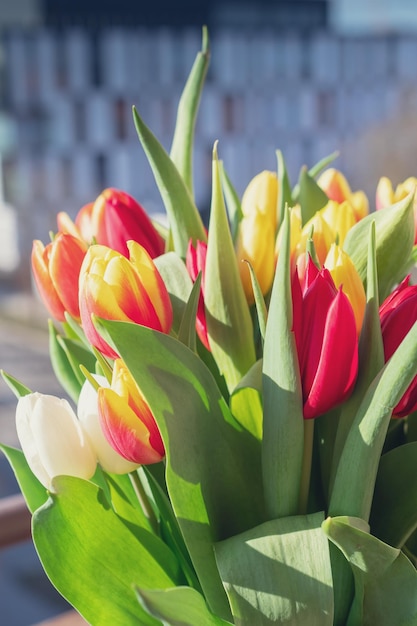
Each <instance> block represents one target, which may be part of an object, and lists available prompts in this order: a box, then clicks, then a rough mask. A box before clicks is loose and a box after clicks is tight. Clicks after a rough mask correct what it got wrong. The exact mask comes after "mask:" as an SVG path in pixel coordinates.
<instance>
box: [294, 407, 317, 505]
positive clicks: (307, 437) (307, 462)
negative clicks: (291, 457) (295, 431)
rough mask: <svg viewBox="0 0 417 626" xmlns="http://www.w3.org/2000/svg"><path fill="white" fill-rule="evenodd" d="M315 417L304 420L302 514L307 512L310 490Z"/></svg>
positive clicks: (300, 501)
mask: <svg viewBox="0 0 417 626" xmlns="http://www.w3.org/2000/svg"><path fill="white" fill-rule="evenodd" d="M313 441H314V419H305V420H304V452H303V465H302V470H301V483H300V499H299V505H298V512H299V514H300V515H305V514H306V513H307V505H308V495H309V491H310V477H311V462H312V458H313Z"/></svg>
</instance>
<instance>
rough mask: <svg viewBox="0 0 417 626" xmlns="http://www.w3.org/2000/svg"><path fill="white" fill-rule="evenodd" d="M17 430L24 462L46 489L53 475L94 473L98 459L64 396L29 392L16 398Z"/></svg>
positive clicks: (86, 476) (50, 487) (83, 476)
mask: <svg viewBox="0 0 417 626" xmlns="http://www.w3.org/2000/svg"><path fill="white" fill-rule="evenodd" d="M16 430H17V435H18V438H19V441H20V445H21V446H22V450H23V453H24V455H25V457H26V460H27V463H28V465H29V467H30V469H31V470H32V472H33V474H34V475H35V476H36V478H37V479H38V480H39V481H40V482H41V483H42V484H43V485H44V487H46V488H47V489H49V490H52V479H53V478H54V477H55V476H60V475H65V476H76V477H78V478H84V479H86V480H87V479H89V478H91V477H92V476H93V474H94V472H95V470H96V465H97V459H96V456H95V454H94V451H93V449H92V447H91V445H90V442H89V439H88V437H87V436H86V434H85V433H84V430H83V428H82V426H81V424H80V423H79V421H78V419H77V416H76V415H75V413H74V411H73V410H72V408H71V406H70V405H69V403H68V402H67V401H66V400H61V399H60V398H56V397H55V396H49V395H43V394H40V393H31V394H28V395H26V396H23V397H22V398H20V399H19V401H18V403H17V409H16Z"/></svg>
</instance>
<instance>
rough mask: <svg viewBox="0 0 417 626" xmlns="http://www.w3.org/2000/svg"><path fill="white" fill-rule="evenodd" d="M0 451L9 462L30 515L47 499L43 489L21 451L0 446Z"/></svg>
mask: <svg viewBox="0 0 417 626" xmlns="http://www.w3.org/2000/svg"><path fill="white" fill-rule="evenodd" d="M0 450H1V451H2V452H3V453H4V455H5V457H6V458H7V460H8V461H9V463H10V465H11V467H12V469H13V472H14V474H15V476H16V480H17V483H18V485H19V488H20V491H21V492H22V494H23V497H24V498H25V500H26V504H27V505H28V509H29V511H30V512H31V513H33V512H34V511H36V509H38V508H39V507H40V506H42V504H44V502H46V500H47V499H48V493H47V491H46V489H45V487H44V486H43V485H42V484H41V483H40V482H39V480H38V479H37V478H36V476H35V475H34V474H32V470H31V469H30V467H29V465H28V463H27V461H26V458H25V455H24V454H23V452H22V451H21V450H18V449H17V448H12V447H11V446H6V445H3V444H0Z"/></svg>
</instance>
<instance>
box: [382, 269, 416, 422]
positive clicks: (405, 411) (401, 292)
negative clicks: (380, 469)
mask: <svg viewBox="0 0 417 626" xmlns="http://www.w3.org/2000/svg"><path fill="white" fill-rule="evenodd" d="M409 283H410V276H406V277H405V278H404V280H403V281H402V283H401V284H400V285H398V287H397V288H396V289H395V290H394V291H393V292H392V294H391V295H390V296H388V298H386V300H384V302H383V303H382V305H381V306H380V309H379V317H380V321H381V331H382V340H383V343H384V356H385V361H388V359H389V358H390V357H391V356H392V355H393V354H394V352H395V351H396V349H397V348H398V346H399V344H400V343H401V341H402V340H403V339H404V337H405V336H406V334H407V333H408V331H409V330H410V329H411V327H412V326H413V324H414V322H415V321H416V320H417V285H410V284H409ZM415 410H417V376H416V377H415V378H414V379H413V381H412V382H411V384H410V385H409V387H408V388H407V390H406V392H405V393H404V395H403V397H402V398H401V400H400V401H399V403H398V404H397V406H396V407H395V408H394V410H393V417H405V416H407V415H409V414H410V413H413V412H414V411H415Z"/></svg>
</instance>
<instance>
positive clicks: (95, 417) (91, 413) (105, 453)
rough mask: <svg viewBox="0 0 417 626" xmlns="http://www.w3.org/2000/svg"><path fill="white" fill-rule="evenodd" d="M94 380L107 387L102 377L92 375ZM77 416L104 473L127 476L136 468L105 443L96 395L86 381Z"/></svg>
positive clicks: (136, 466) (105, 380)
mask: <svg viewBox="0 0 417 626" xmlns="http://www.w3.org/2000/svg"><path fill="white" fill-rule="evenodd" d="M94 378H95V380H96V382H97V384H98V385H100V386H101V387H109V384H108V382H107V379H106V378H105V377H104V376H98V375H94ZM77 415H78V419H79V420H80V423H81V425H82V427H83V429H84V432H85V433H87V435H88V437H89V439H90V443H91V445H92V447H93V449H94V452H95V454H96V456H97V460H98V462H99V464H100V466H101V467H102V469H103V470H104V471H105V472H110V473H112V474H128V473H130V472H133V471H134V470H135V469H137V468H138V466H139V464H138V463H132V462H131V461H127V460H126V459H125V458H124V457H123V456H121V455H120V454H119V453H118V452H116V450H115V449H114V448H113V447H112V446H111V445H110V444H109V442H108V441H107V439H106V437H105V435H104V432H103V429H102V427H101V423H100V417H99V408H98V393H97V390H96V389H95V388H94V387H93V385H92V384H91V383H90V382H89V381H88V380H86V381H85V383H84V385H83V386H82V388H81V393H80V396H79V399H78V405H77Z"/></svg>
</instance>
